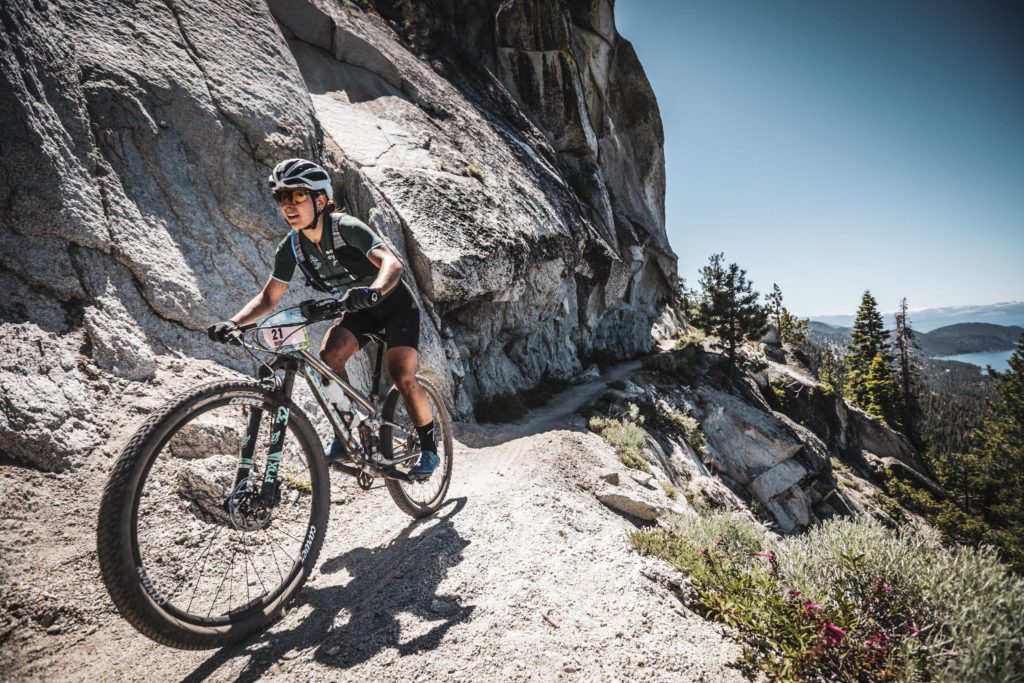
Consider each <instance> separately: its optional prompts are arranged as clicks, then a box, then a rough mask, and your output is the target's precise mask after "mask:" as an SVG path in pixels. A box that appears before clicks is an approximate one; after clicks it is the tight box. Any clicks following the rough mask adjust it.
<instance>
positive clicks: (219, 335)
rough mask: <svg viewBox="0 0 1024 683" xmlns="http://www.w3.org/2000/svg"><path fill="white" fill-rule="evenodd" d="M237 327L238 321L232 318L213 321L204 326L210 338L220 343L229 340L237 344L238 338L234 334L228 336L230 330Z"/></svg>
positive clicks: (232, 330)
mask: <svg viewBox="0 0 1024 683" xmlns="http://www.w3.org/2000/svg"><path fill="white" fill-rule="evenodd" d="M237 329H238V323H236V322H235V321H234V320H225V321H224V322H222V323H214V324H212V325H210V326H209V327H207V328H206V334H208V335H210V339H212V340H213V341H215V342H220V343H221V344H224V343H227V342H230V343H232V344H238V343H239V342H238V338H237V337H235V336H228V335H230V334H231V333H232V332H234V331H236V330H237Z"/></svg>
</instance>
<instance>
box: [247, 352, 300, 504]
mask: <svg viewBox="0 0 1024 683" xmlns="http://www.w3.org/2000/svg"><path fill="white" fill-rule="evenodd" d="M297 370H298V364H297V363H296V362H294V361H291V362H289V363H288V364H287V365H285V367H284V381H283V382H282V383H281V387H280V389H279V390H278V391H276V392H274V393H275V398H277V399H278V400H277V404H278V405H277V407H276V408H274V414H273V415H272V420H273V422H272V425H271V428H270V452H269V453H268V454H267V468H266V471H265V472H264V473H263V481H262V483H261V484H260V495H259V500H260V503H262V504H263V505H266V506H270V505H272V504H273V502H274V499H275V497H276V496H277V490H278V488H279V487H280V486H281V480H280V478H279V477H278V476H277V471H278V469H280V467H281V458H282V454H283V452H284V451H283V449H284V435H285V432H286V431H287V430H288V417H289V412H290V411H289V408H288V405H287V404H288V403H290V399H291V396H292V388H293V387H294V386H295V373H296V371H297ZM254 412H255V411H254ZM251 424H252V420H251V416H250V425H251ZM256 429H257V430H258V429H259V425H258V424H257V426H256ZM253 448H255V438H253ZM250 465H251V455H250Z"/></svg>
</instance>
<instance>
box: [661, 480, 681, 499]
mask: <svg viewBox="0 0 1024 683" xmlns="http://www.w3.org/2000/svg"><path fill="white" fill-rule="evenodd" d="M658 483H659V484H660V485H661V490H662V491H664V492H665V495H666V496H668V497H669V498H671V499H672V500H675V499H676V498H678V497H679V489H677V488H676V487H675V486H674V485H673V484H672V482H668V481H659V482H658Z"/></svg>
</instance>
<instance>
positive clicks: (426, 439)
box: [416, 421, 437, 453]
mask: <svg viewBox="0 0 1024 683" xmlns="http://www.w3.org/2000/svg"><path fill="white" fill-rule="evenodd" d="M416 433H417V434H419V437H420V450H421V451H430V452H431V453H437V444H436V443H434V422H433V421H430V422H428V423H427V424H425V425H423V426H422V427H417V428H416Z"/></svg>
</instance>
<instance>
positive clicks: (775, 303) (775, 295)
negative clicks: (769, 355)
mask: <svg viewBox="0 0 1024 683" xmlns="http://www.w3.org/2000/svg"><path fill="white" fill-rule="evenodd" d="M765 310H766V311H767V313H768V321H769V322H770V323H772V324H773V325H775V329H777V330H778V331H779V339H781V338H782V289H781V288H779V284H778V283H777V282H773V283H772V293H771V294H769V295H768V297H767V302H766V305H765Z"/></svg>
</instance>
